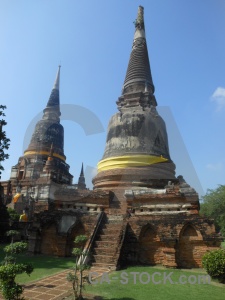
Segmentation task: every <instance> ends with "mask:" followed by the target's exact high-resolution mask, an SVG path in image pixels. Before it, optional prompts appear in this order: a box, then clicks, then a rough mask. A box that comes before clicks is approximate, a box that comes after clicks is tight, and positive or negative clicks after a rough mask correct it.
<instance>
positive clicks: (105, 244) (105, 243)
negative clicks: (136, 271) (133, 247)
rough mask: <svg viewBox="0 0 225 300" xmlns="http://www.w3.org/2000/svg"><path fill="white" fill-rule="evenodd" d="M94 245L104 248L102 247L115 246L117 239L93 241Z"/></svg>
mask: <svg viewBox="0 0 225 300" xmlns="http://www.w3.org/2000/svg"><path fill="white" fill-rule="evenodd" d="M95 244H96V246H97V247H99V248H104V247H106V248H107V247H115V246H117V244H118V243H117V240H114V241H112V240H110V241H96V242H95Z"/></svg>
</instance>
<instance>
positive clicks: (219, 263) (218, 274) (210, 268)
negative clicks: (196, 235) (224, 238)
mask: <svg viewBox="0 0 225 300" xmlns="http://www.w3.org/2000/svg"><path fill="white" fill-rule="evenodd" d="M202 264H203V267H204V268H205V269H206V272H207V273H208V274H209V275H210V276H211V277H212V278H215V279H218V280H219V281H220V282H222V283H225V249H218V250H214V251H210V252H207V253H206V254H205V255H204V256H203V258H202Z"/></svg>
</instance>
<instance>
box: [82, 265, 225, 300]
mask: <svg viewBox="0 0 225 300" xmlns="http://www.w3.org/2000/svg"><path fill="white" fill-rule="evenodd" d="M122 272H126V273H127V274H129V277H128V282H127V284H122V283H121V279H122V280H123V278H121V274H122ZM131 272H139V273H142V272H147V273H148V274H149V275H150V282H149V283H146V284H143V283H141V282H140V281H139V279H138V276H137V282H136V284H135V283H134V275H132V274H131ZM155 272H158V273H157V274H156V275H155V281H159V280H161V283H159V284H154V283H153V282H152V281H151V279H152V277H151V276H152V274H153V273H155ZM170 272H172V276H171V277H170V278H171V279H172V281H173V282H174V284H171V283H170V281H169V280H166V281H165V283H164V279H163V278H164V277H163V276H164V273H165V274H166V275H169V273H170ZM181 275H183V276H186V277H185V278H184V279H185V280H186V281H187V283H185V284H180V283H179V278H180V276H181ZM191 275H192V277H189V276H191ZM198 275H206V273H205V272H204V271H203V270H202V269H194V270H190V271H189V270H185V271H184V270H177V269H166V268H163V267H143V266H141V267H129V268H128V269H126V270H122V271H117V272H113V273H112V274H110V275H109V283H108V282H102V283H101V280H102V277H100V278H98V283H97V284H92V285H88V286H87V287H86V292H87V293H90V294H94V295H99V296H102V297H103V299H108V300H148V299H151V300H165V299H166V300H174V299H175V300H176V299H177V300H190V299H191V300H201V299H204V300H212V299H213V300H222V299H225V296H224V295H225V285H222V284H218V283H215V282H211V283H210V284H208V283H207V284H203V283H201V284H198V283H196V284H191V283H188V278H190V280H193V278H197V281H198ZM193 276H196V277H193ZM105 280H107V277H105V278H103V280H102V281H105ZM147 280H148V277H147V275H146V274H145V275H143V277H142V281H143V282H147ZM176 282H177V283H176Z"/></svg>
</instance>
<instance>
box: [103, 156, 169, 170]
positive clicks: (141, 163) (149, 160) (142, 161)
mask: <svg viewBox="0 0 225 300" xmlns="http://www.w3.org/2000/svg"><path fill="white" fill-rule="evenodd" d="M166 161H168V159H167V158H164V157H162V155H161V156H154V155H144V154H143V155H124V156H114V157H109V158H106V159H103V160H101V161H100V162H99V163H98V172H101V171H106V170H111V169H122V168H129V167H130V168H132V167H146V166H149V165H152V164H157V163H161V162H166Z"/></svg>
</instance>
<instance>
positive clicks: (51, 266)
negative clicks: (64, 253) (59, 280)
mask: <svg viewBox="0 0 225 300" xmlns="http://www.w3.org/2000/svg"><path fill="white" fill-rule="evenodd" d="M3 248H4V247H3V246H2V245H1V246H0V261H2V260H3V258H4V256H5V254H4V252H3ZM17 261H18V262H27V263H28V262H29V263H32V264H33V266H34V271H33V272H32V274H31V275H30V276H28V275H27V274H21V275H18V276H17V277H16V279H17V282H19V283H27V282H30V281H33V280H38V279H41V278H43V277H46V276H49V275H52V274H55V273H58V272H60V271H63V270H66V269H69V268H71V267H72V266H73V265H74V258H72V257H68V258H67V257H54V256H47V255H38V254H37V255H27V254H20V255H18V260H17Z"/></svg>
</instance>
